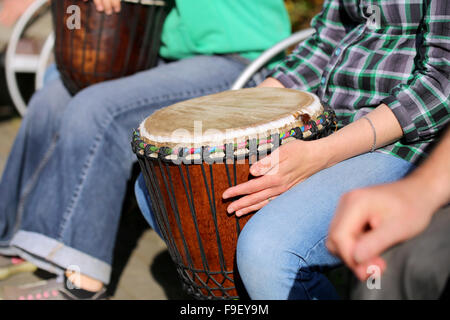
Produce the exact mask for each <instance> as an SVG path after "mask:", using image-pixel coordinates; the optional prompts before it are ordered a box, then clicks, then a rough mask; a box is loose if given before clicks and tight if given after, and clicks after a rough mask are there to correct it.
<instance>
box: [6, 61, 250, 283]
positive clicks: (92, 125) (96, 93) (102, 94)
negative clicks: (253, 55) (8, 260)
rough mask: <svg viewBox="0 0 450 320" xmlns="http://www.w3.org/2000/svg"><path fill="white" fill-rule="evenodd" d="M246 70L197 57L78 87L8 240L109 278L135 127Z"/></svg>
mask: <svg viewBox="0 0 450 320" xmlns="http://www.w3.org/2000/svg"><path fill="white" fill-rule="evenodd" d="M244 67H245V66H244V65H243V64H242V63H240V62H237V61H234V60H231V59H228V58H226V57H215V56H211V57H210V56H204V57H195V58H191V59H185V60H181V61H178V62H172V63H168V64H165V65H162V66H159V67H157V68H154V69H151V70H149V71H145V72H141V73H138V74H136V75H134V76H131V77H127V78H123V79H119V80H114V81H109V82H105V83H101V84H98V85H95V86H92V87H89V88H87V89H85V90H83V91H82V92H80V93H79V94H78V95H77V96H76V97H74V98H73V99H72V100H71V101H70V103H69V105H68V107H67V109H66V110H65V111H64V114H63V116H62V122H61V123H62V126H61V130H60V134H59V136H58V139H57V142H56V145H55V147H54V150H52V153H51V154H50V155H49V160H48V162H47V163H46V165H45V166H44V167H43V168H42V171H41V172H40V175H39V177H38V179H36V183H35V184H34V185H33V186H32V190H31V191H30V193H29V195H28V196H27V197H26V199H25V200H24V211H23V217H21V225H20V230H19V232H17V233H16V234H15V236H14V238H13V240H12V241H11V245H12V246H14V247H15V248H17V250H18V251H19V252H20V254H21V255H23V256H25V257H26V258H27V259H29V260H31V261H33V262H35V263H36V264H37V265H38V266H40V267H42V268H45V269H47V270H49V271H53V272H58V273H59V272H61V270H64V269H66V268H68V267H69V266H71V265H76V266H77V267H79V269H80V270H81V273H82V274H84V275H87V276H89V277H92V278H94V279H97V280H99V281H101V282H103V283H108V282H109V276H110V271H111V270H110V268H111V267H110V265H111V262H112V261H111V260H112V252H113V249H114V241H115V237H116V231H117V227H118V223H119V218H120V209H121V205H122V202H123V197H124V194H125V187H126V182H127V180H128V179H129V178H130V173H131V167H132V165H133V163H134V162H135V155H134V154H132V151H131V147H130V141H131V135H132V129H133V128H136V127H137V126H138V125H139V123H140V122H141V121H142V120H143V119H144V118H145V117H147V116H148V115H150V114H151V113H152V112H153V111H155V110H157V109H159V108H162V107H165V106H167V105H170V104H173V103H176V102H179V101H181V100H185V99H190V98H194V97H198V96H201V95H206V94H211V93H215V92H219V91H223V90H226V89H228V88H229V86H230V85H231V83H232V82H233V80H234V79H235V78H236V77H237V76H238V75H239V73H240V72H241V71H242V69H243V68H244ZM43 199H45V201H43ZM49 204H51V205H50V206H49ZM55 266H57V268H55Z"/></svg>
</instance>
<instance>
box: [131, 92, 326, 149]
mask: <svg viewBox="0 0 450 320" xmlns="http://www.w3.org/2000/svg"><path fill="white" fill-rule="evenodd" d="M257 90H260V91H261V92H264V91H265V92H267V90H273V94H274V95H275V94H280V92H282V93H283V94H284V92H283V91H285V92H287V93H289V94H295V95H304V96H306V97H307V98H308V99H309V101H308V102H307V103H305V104H304V105H301V106H300V105H295V106H294V107H295V108H298V109H293V110H292V111H291V112H289V113H280V114H279V115H278V117H277V118H275V119H272V120H268V121H266V122H259V123H252V124H248V126H244V127H242V126H241V127H239V126H237V127H233V128H220V129H219V132H221V133H220V134H217V133H215V134H212V135H211V134H209V135H200V136H196V134H195V129H194V132H192V131H191V132H190V133H188V135H186V136H180V135H178V136H176V137H172V135H169V133H164V134H162V133H161V132H149V130H148V129H147V125H148V121H151V118H152V117H154V116H155V115H157V114H158V116H159V117H161V115H160V114H159V113H160V112H163V111H164V109H169V108H174V107H175V110H177V107H178V109H179V106H180V105H183V104H184V103H185V102H186V101H181V102H178V103H175V104H173V105H170V106H168V107H167V108H163V109H160V110H157V111H156V112H154V113H153V114H152V115H150V116H149V117H147V118H145V119H144V120H143V121H142V122H141V124H140V125H139V130H140V133H141V136H142V138H143V140H145V141H146V142H147V143H149V144H154V145H156V146H168V147H173V146H180V147H181V146H182V147H194V148H196V147H200V146H202V145H207V144H208V145H221V144H224V143H230V142H238V143H242V142H244V141H246V140H247V139H246V138H250V137H260V136H264V135H266V134H268V133H269V132H271V133H274V132H278V131H282V130H286V129H288V128H293V127H294V126H295V125H296V124H298V125H301V124H304V122H307V121H309V119H311V118H317V117H318V116H319V115H320V114H322V113H323V111H324V108H323V106H322V103H321V101H320V99H319V97H318V96H317V95H315V94H314V93H311V92H308V91H303V90H293V89H289V88H245V89H240V90H233V91H223V92H218V93H215V94H212V95H207V96H200V97H197V98H194V99H191V100H189V101H197V100H198V103H204V101H203V99H205V98H209V97H211V96H219V95H224V94H226V93H231V94H235V93H237V92H249V91H257ZM262 90H263V91H262ZM252 93H254V92H252ZM254 94H255V97H256V96H257V95H256V93H254ZM221 98H222V97H221ZM221 98H219V99H221ZM299 102H300V100H299ZM178 111H179V110H178ZM304 116H306V120H305V121H303V120H304ZM153 121H155V120H153ZM209 129H213V130H215V129H216V128H209ZM209 129H208V130H209Z"/></svg>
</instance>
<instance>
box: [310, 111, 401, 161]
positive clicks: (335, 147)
mask: <svg viewBox="0 0 450 320" xmlns="http://www.w3.org/2000/svg"><path fill="white" fill-rule="evenodd" d="M367 118H369V119H370V121H371V122H372V124H373V126H374V128H375V132H374V130H373V128H372V126H371V125H370V122H369V121H368V120H367V119H364V118H361V119H359V120H357V121H355V122H353V123H351V124H349V125H347V126H345V127H344V128H342V129H341V130H339V131H337V132H335V133H334V134H332V135H330V136H328V137H326V138H323V139H320V140H318V143H321V144H323V148H324V149H323V150H327V151H326V159H325V161H326V164H325V167H331V166H333V165H335V164H337V163H339V162H341V161H344V160H346V159H349V158H351V157H354V156H357V155H360V154H363V153H366V152H368V151H370V150H371V149H372V146H373V144H374V134H376V145H375V148H376V149H378V148H381V147H383V146H386V145H388V144H391V143H392V142H395V141H397V140H399V139H400V138H401V137H402V135H403V131H402V128H401V127H400V124H399V122H398V121H397V118H396V117H395V115H394V114H393V113H392V111H391V110H390V109H389V107H388V106H386V105H380V106H379V107H377V108H376V109H375V110H373V111H372V112H370V113H369V114H368V115H367Z"/></svg>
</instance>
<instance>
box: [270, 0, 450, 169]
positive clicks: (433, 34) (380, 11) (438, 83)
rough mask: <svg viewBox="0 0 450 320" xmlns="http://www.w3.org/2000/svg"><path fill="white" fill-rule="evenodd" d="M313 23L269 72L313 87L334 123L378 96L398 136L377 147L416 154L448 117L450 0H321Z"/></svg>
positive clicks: (416, 157) (358, 113) (420, 155)
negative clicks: (332, 113) (398, 127)
mask: <svg viewBox="0 0 450 320" xmlns="http://www.w3.org/2000/svg"><path fill="white" fill-rule="evenodd" d="M312 27H313V28H315V29H316V33H315V34H314V35H313V36H312V37H311V38H309V39H308V40H306V41H305V42H303V43H301V44H300V45H299V46H298V47H297V48H296V49H295V50H294V52H293V53H292V54H291V55H290V56H288V57H287V58H286V59H285V60H284V61H283V62H282V63H281V64H279V65H278V66H276V67H275V69H274V72H273V74H272V77H274V78H276V79H278V80H279V81H280V82H281V83H282V84H283V85H284V86H286V87H288V88H294V89H299V90H306V91H310V92H313V93H316V94H317V95H318V96H319V98H320V99H321V101H322V102H323V104H324V105H329V106H330V107H332V108H333V109H334V110H335V111H336V114H337V117H338V120H339V127H342V126H345V125H346V124H348V123H350V122H352V121H355V120H357V119H359V118H361V117H363V116H364V115H366V114H367V113H369V112H370V111H372V110H373V109H374V108H376V107H377V106H379V105H380V104H381V103H385V104H386V105H388V106H389V107H390V109H391V110H392V111H393V113H394V114H395V116H396V118H397V120H398V121H399V123H400V125H401V127H402V129H403V133H404V136H403V138H402V139H401V140H400V141H398V142H396V143H394V144H391V145H389V146H387V147H384V148H380V149H378V151H381V152H384V153H388V154H392V155H395V156H398V157H400V158H403V159H405V160H407V161H410V162H412V163H416V164H417V163H418V162H419V161H420V160H423V159H424V158H425V157H426V154H427V152H428V151H429V150H428V149H429V147H430V146H431V145H432V142H433V140H434V139H435V138H436V137H437V135H438V134H439V133H440V132H441V131H443V130H442V129H443V128H444V127H445V125H446V123H448V122H449V120H450V116H449V111H450V108H449V97H450V80H449V76H450V0H325V3H324V6H323V10H322V12H321V13H320V14H318V15H317V16H316V17H315V18H314V19H313V20H312Z"/></svg>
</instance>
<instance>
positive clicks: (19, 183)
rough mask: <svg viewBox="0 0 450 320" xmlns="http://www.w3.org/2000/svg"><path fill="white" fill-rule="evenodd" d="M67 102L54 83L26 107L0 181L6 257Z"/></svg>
mask: <svg viewBox="0 0 450 320" xmlns="http://www.w3.org/2000/svg"><path fill="white" fill-rule="evenodd" d="M70 99H71V97H70V95H69V93H68V92H67V90H66V89H65V88H64V86H63V84H62V82H61V81H60V80H59V79H56V80H54V81H52V82H51V83H49V84H48V85H46V86H45V87H44V88H43V89H41V90H40V91H39V92H37V93H36V94H34V95H33V97H32V99H31V101H30V103H29V106H28V111H27V115H26V116H25V118H24V119H23V120H22V124H21V127H20V130H19V132H18V134H17V136H16V139H15V141H14V145H13V147H12V150H11V152H10V154H9V157H8V161H7V163H6V167H5V169H4V171H3V177H2V179H1V181H0V252H3V253H6V251H5V250H6V249H5V248H3V250H2V247H4V246H7V245H8V243H9V241H10V239H11V237H12V236H13V233H14V232H15V231H16V230H15V229H16V225H17V223H18V221H17V219H16V218H17V216H18V214H17V213H18V212H19V211H21V210H22V206H21V204H22V199H23V198H24V197H25V196H26V195H27V194H28V192H29V191H30V188H31V186H32V185H33V181H34V180H35V179H37V177H38V175H39V172H40V170H41V169H42V167H43V166H44V164H45V163H46V161H47V160H48V159H47V158H48V154H49V153H50V152H51V150H52V148H53V147H54V143H55V139H56V136H57V135H58V130H59V126H60V123H61V117H62V114H63V112H64V109H65V108H66V106H67V104H68V103H69V101H70ZM19 215H20V214H19Z"/></svg>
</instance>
